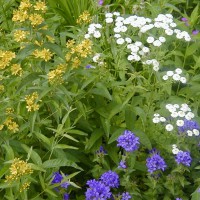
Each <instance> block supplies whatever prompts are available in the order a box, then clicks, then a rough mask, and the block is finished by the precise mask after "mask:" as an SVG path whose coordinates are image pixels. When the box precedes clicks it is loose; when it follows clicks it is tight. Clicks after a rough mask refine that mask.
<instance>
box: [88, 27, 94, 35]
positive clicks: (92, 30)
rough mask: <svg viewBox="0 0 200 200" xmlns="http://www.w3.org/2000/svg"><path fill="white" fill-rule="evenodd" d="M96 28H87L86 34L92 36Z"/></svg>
mask: <svg viewBox="0 0 200 200" xmlns="http://www.w3.org/2000/svg"><path fill="white" fill-rule="evenodd" d="M95 30H96V28H95V27H89V28H88V33H89V34H93V33H94V32H95Z"/></svg>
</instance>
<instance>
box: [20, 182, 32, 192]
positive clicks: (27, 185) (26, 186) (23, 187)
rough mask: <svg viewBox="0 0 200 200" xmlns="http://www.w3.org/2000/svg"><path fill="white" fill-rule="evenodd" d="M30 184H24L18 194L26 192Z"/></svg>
mask: <svg viewBox="0 0 200 200" xmlns="http://www.w3.org/2000/svg"><path fill="white" fill-rule="evenodd" d="M30 184H31V182H26V183H24V184H23V185H22V186H21V188H20V189H19V192H23V191H24V190H27V189H28V188H29V186H30Z"/></svg>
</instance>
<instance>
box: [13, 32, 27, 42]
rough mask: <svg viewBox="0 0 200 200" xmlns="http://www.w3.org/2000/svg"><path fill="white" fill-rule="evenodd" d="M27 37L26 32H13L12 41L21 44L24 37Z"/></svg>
mask: <svg viewBox="0 0 200 200" xmlns="http://www.w3.org/2000/svg"><path fill="white" fill-rule="evenodd" d="M27 35H28V33H27V31H22V30H16V31H15V32H14V40H15V41H16V42H22V41H23V40H25V39H26V36H27Z"/></svg>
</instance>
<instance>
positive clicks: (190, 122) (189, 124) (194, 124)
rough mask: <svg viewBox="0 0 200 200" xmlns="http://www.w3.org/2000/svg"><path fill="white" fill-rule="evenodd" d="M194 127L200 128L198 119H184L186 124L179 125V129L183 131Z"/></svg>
mask: <svg viewBox="0 0 200 200" xmlns="http://www.w3.org/2000/svg"><path fill="white" fill-rule="evenodd" d="M193 129H197V130H199V129H200V127H199V124H198V123H197V122H196V121H193V120H187V119H184V125H183V126H180V127H178V131H179V132H182V133H183V132H186V131H188V130H191V131H192V130H193Z"/></svg>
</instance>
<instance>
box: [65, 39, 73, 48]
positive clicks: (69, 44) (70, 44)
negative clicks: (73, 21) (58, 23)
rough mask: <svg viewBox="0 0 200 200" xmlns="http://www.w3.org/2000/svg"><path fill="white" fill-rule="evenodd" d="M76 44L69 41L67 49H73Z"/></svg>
mask: <svg viewBox="0 0 200 200" xmlns="http://www.w3.org/2000/svg"><path fill="white" fill-rule="evenodd" d="M74 44H75V41H74V40H68V41H67V43H66V46H67V48H69V49H71V48H72V47H73V46H74Z"/></svg>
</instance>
